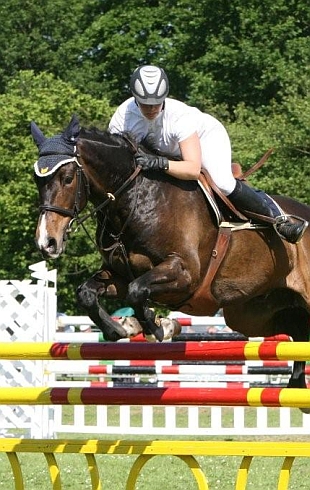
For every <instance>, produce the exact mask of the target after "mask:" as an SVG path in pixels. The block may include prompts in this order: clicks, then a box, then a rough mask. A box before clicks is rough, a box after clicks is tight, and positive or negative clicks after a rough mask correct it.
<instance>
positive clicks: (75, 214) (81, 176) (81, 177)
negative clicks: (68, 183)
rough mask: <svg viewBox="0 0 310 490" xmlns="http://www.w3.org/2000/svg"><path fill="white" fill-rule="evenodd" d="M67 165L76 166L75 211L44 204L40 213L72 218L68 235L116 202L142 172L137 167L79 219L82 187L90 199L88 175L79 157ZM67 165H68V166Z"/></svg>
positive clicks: (67, 231) (40, 208) (40, 207)
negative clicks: (74, 227)
mask: <svg viewBox="0 0 310 490" xmlns="http://www.w3.org/2000/svg"><path fill="white" fill-rule="evenodd" d="M67 163H75V164H76V176H77V186H76V191H75V199H74V206H73V209H66V208H61V207H59V206H53V205H51V204H42V205H40V206H39V211H40V213H42V212H43V211H52V212H54V213H57V214H61V215H62V216H68V217H70V218H71V221H70V223H69V225H68V227H67V230H66V233H67V234H68V233H70V232H71V231H72V227H73V224H75V225H76V228H77V227H78V226H79V225H81V224H83V223H84V222H85V221H86V220H87V219H89V218H92V217H93V216H94V215H96V213H97V212H98V211H101V210H102V209H104V208H105V207H106V206H108V205H109V204H110V203H111V202H112V201H115V199H116V197H117V196H119V194H121V192H122V191H123V190H124V189H126V187H128V186H129V184H130V183H131V182H132V181H133V180H134V179H135V178H136V177H137V175H138V174H139V173H140V171H141V167H140V166H137V167H136V168H135V170H134V171H133V173H132V174H131V175H130V176H129V177H128V178H127V179H126V180H125V182H124V183H123V184H122V185H121V186H120V187H119V188H118V189H117V190H116V191H115V192H114V193H113V194H112V193H111V192H107V198H106V199H105V200H104V201H103V202H102V203H101V204H99V205H98V206H97V207H95V208H94V209H93V210H92V211H91V212H90V213H88V214H86V215H85V216H83V217H79V214H80V212H81V207H80V203H81V196H82V186H84V190H85V193H86V197H87V198H88V196H89V194H90V186H89V180H88V177H87V175H86V174H85V172H84V170H83V166H82V164H81V163H80V162H79V161H78V156H76V157H74V158H73V159H72V160H71V161H68V162H67ZM67 163H66V164H67Z"/></svg>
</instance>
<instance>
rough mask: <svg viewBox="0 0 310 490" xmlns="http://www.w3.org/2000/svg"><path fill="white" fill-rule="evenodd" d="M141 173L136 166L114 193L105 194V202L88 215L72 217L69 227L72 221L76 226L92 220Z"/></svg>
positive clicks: (139, 168)
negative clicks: (89, 219)
mask: <svg viewBox="0 0 310 490" xmlns="http://www.w3.org/2000/svg"><path fill="white" fill-rule="evenodd" d="M140 172H141V167H140V166H139V165H138V166H137V167H136V168H135V170H134V172H133V173H132V174H131V175H130V176H129V177H128V179H127V180H125V182H124V183H123V184H122V185H121V186H120V187H119V188H118V189H117V190H116V191H115V192H114V194H112V193H111V192H107V196H108V197H107V199H106V200H105V201H103V202H102V203H101V204H99V206H97V207H96V208H95V209H93V210H92V211H91V212H90V213H88V214H86V215H85V216H83V217H82V218H78V216H76V217H74V218H73V220H72V221H71V222H70V224H69V227H70V226H72V223H73V222H74V221H76V222H77V226H79V225H81V224H82V223H84V221H86V220H87V219H88V218H92V217H93V216H94V215H95V214H96V213H97V212H98V211H101V210H102V209H104V208H105V207H106V206H107V205H108V204H110V202H112V201H115V199H116V198H117V196H118V195H119V194H121V192H123V190H124V189H126V187H128V186H129V184H131V182H132V181H133V180H134V179H135V178H136V177H137V176H138V175H139V173H140Z"/></svg>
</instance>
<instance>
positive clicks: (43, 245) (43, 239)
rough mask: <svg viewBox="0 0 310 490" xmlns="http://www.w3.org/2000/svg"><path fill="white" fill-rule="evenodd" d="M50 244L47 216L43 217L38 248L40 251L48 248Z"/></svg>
mask: <svg viewBox="0 0 310 490" xmlns="http://www.w3.org/2000/svg"><path fill="white" fill-rule="evenodd" d="M47 244H48V235H47V230H46V217H45V214H43V215H42V216H41V220H40V226H39V237H38V247H39V248H40V249H42V248H44V249H45V248H46V247H47Z"/></svg>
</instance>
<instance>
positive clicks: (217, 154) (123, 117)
mask: <svg viewBox="0 0 310 490" xmlns="http://www.w3.org/2000/svg"><path fill="white" fill-rule="evenodd" d="M109 130H110V131H111V132H112V133H121V132H124V131H129V132H130V133H132V134H133V135H134V136H135V137H136V139H137V141H138V142H140V141H141V140H142V139H143V138H144V137H145V136H146V135H147V134H149V133H153V134H154V136H155V141H156V144H157V147H158V149H159V150H161V151H163V152H165V153H168V154H171V155H173V156H179V157H180V156H181V153H180V148H179V143H180V142H181V141H184V140H185V139H187V138H188V137H189V136H191V135H192V134H194V133H195V132H197V134H198V136H199V139H200V144H201V151H202V166H203V167H205V168H207V170H208V171H209V172H210V174H211V176H212V178H213V180H214V181H215V182H216V183H217V185H218V186H219V187H220V188H221V189H222V190H223V192H224V193H225V194H229V193H230V192H232V191H233V189H234V187H235V179H234V178H233V176H232V174H231V148H230V140H229V137H228V135H227V132H226V129H225V128H224V126H223V125H222V124H221V123H220V121H218V120H217V119H216V118H215V117H213V116H211V115H210V114H205V113H203V112H201V111H200V110H199V109H197V108H196V107H191V106H188V105H187V104H184V103H183V102H181V101H178V100H174V99H171V98H166V99H165V105H164V109H163V110H162V111H161V113H160V114H159V115H158V116H157V118H156V119H154V120H148V119H147V118H146V117H144V116H143V114H142V113H141V111H140V109H139V107H138V106H137V104H136V102H135V99H134V97H131V98H129V99H127V100H125V102H123V103H122V104H121V105H120V106H119V107H118V109H117V110H116V112H115V113H114V115H113V116H112V119H111V121H110V124H109Z"/></svg>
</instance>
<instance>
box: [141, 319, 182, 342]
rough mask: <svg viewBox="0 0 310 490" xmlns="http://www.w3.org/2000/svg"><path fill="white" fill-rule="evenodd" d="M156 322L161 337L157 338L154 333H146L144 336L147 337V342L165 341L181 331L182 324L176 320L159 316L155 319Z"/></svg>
mask: <svg viewBox="0 0 310 490" xmlns="http://www.w3.org/2000/svg"><path fill="white" fill-rule="evenodd" d="M156 323H157V324H159V325H158V328H159V329H161V331H162V336H161V338H158V337H157V336H156V337H155V335H154V334H151V335H146V336H145V338H146V339H147V341H148V342H156V341H157V340H158V341H159V342H162V341H166V342H167V341H169V340H171V339H172V338H173V337H175V336H177V335H179V334H180V333H181V330H182V326H181V325H180V324H179V322H178V321H177V320H174V319H171V318H161V317H160V318H157V319H156Z"/></svg>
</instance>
